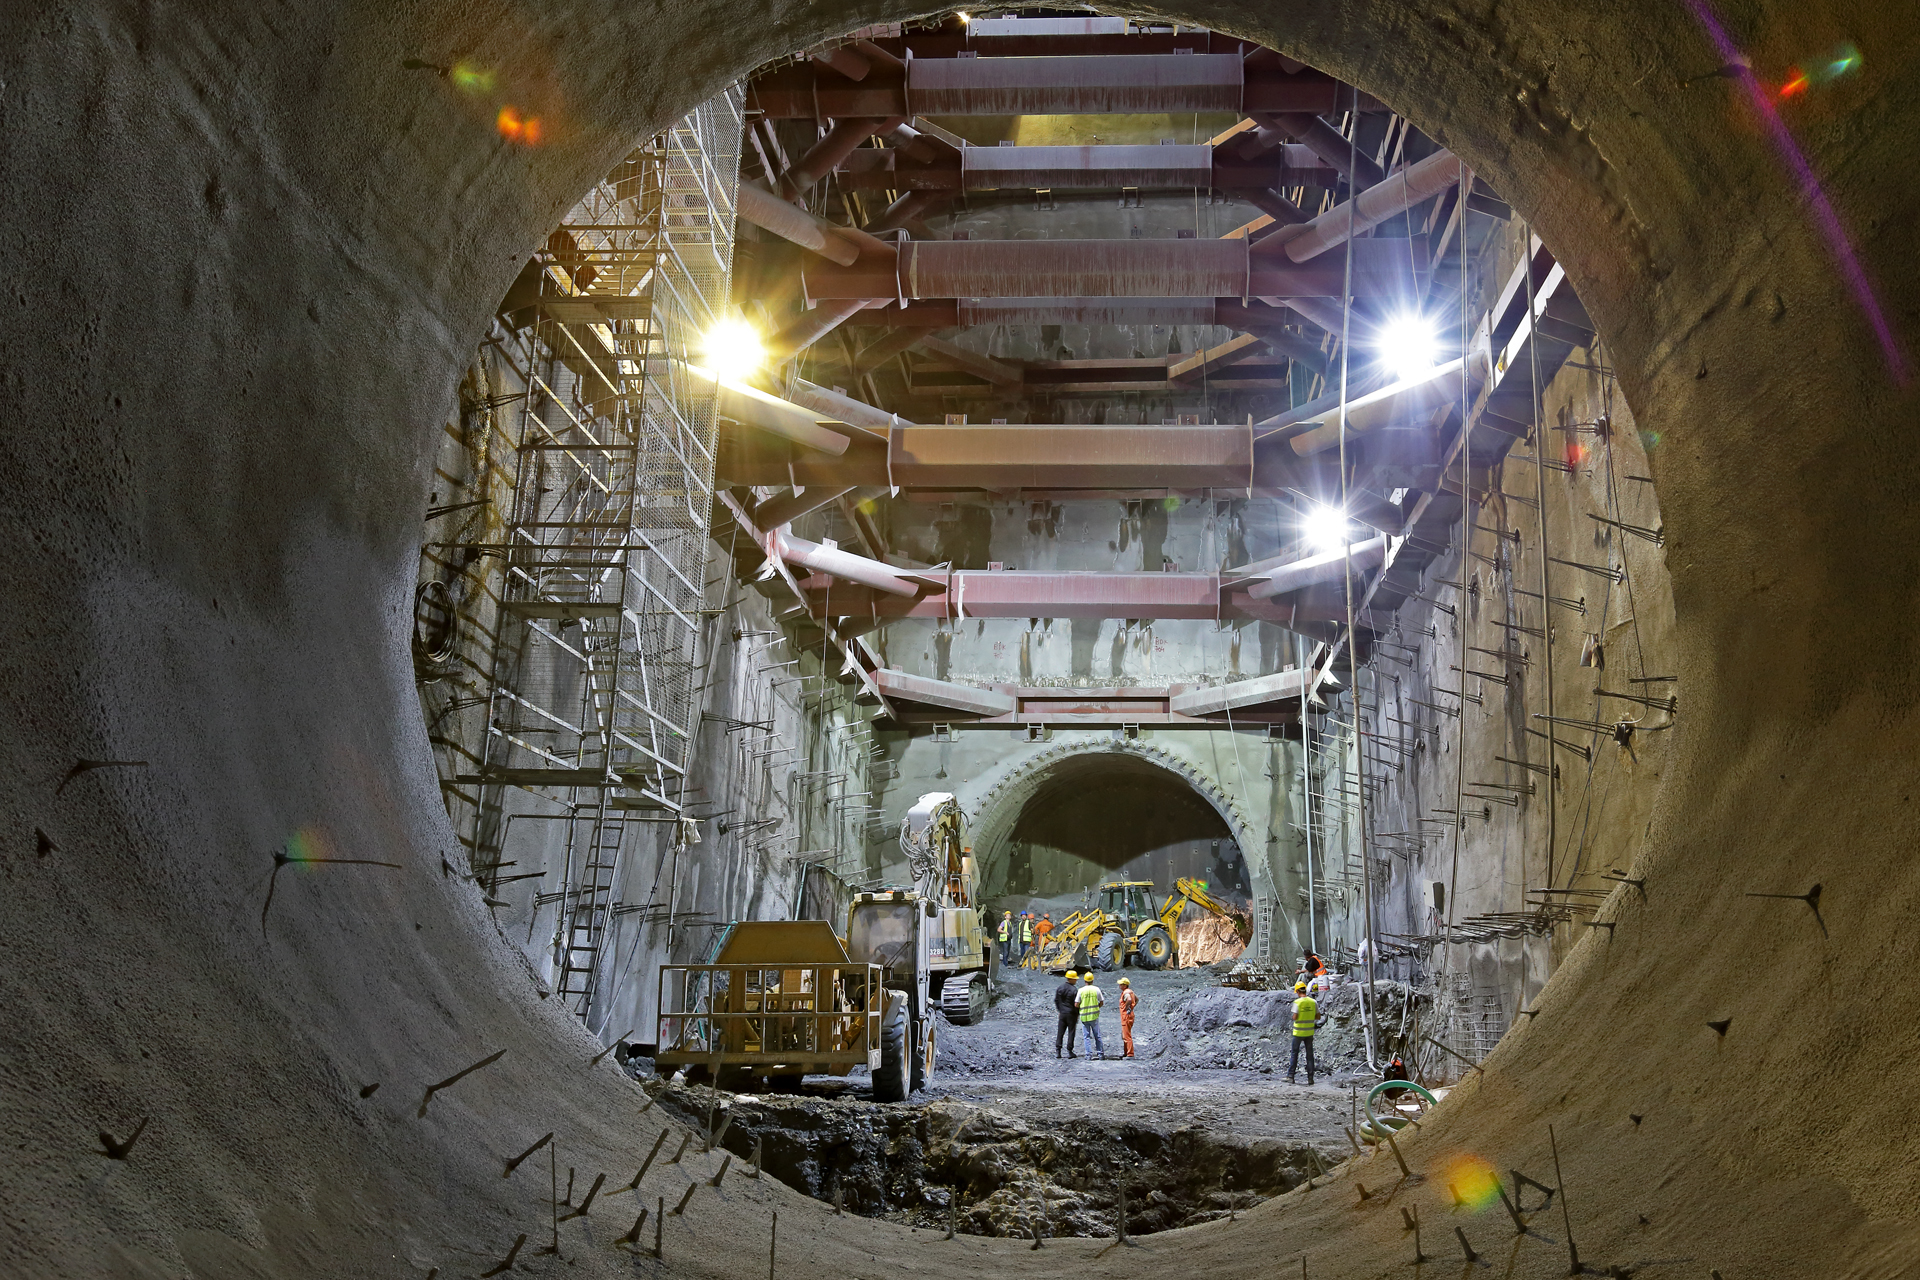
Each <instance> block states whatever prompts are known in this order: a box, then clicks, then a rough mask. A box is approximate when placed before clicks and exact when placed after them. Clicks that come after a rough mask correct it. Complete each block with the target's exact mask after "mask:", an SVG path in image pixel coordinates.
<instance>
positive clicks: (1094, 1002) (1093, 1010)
mask: <svg viewBox="0 0 1920 1280" xmlns="http://www.w3.org/2000/svg"><path fill="white" fill-rule="evenodd" d="M1085 981H1086V985H1085V986H1084V987H1081V988H1080V991H1079V994H1078V995H1077V996H1076V997H1075V1003H1077V1004H1078V1005H1079V1006H1080V1034H1081V1035H1082V1036H1084V1037H1086V1039H1085V1041H1084V1043H1085V1045H1086V1046H1087V1056H1088V1057H1089V1058H1091V1057H1093V1056H1095V1055H1096V1054H1097V1055H1099V1056H1100V1057H1101V1058H1105V1057H1106V1056H1107V1046H1106V1045H1104V1044H1102V1043H1100V1006H1101V1005H1103V1004H1105V1003H1106V1002H1107V998H1106V996H1104V995H1102V994H1101V992H1100V988H1098V987H1096V986H1094V985H1093V975H1092V974H1088V975H1087V976H1086V979H1085Z"/></svg>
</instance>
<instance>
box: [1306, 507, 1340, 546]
mask: <svg viewBox="0 0 1920 1280" xmlns="http://www.w3.org/2000/svg"><path fill="white" fill-rule="evenodd" d="M1350 529H1351V526H1350V525H1349V524H1348V522H1347V513H1346V512H1344V511H1342V510H1341V509H1340V508H1338V507H1334V506H1328V505H1326V504H1324V503H1322V504H1319V505H1317V506H1315V507H1313V508H1312V509H1311V510H1309V511H1308V512H1307V514H1306V517H1305V518H1304V519H1303V520H1301V522H1300V531H1301V532H1302V533H1303V534H1305V535H1306V538H1307V541H1308V542H1310V543H1312V544H1313V545H1314V546H1315V547H1318V548H1319V549H1320V550H1322V551H1338V550H1340V549H1341V548H1342V547H1344V546H1346V545H1347V544H1348V543H1350V542H1351V541H1353V539H1352V537H1351V536H1350Z"/></svg>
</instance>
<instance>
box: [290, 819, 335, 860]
mask: <svg viewBox="0 0 1920 1280" xmlns="http://www.w3.org/2000/svg"><path fill="white" fill-rule="evenodd" d="M285 847H286V853H287V861H289V862H319V861H321V860H323V859H326V858H331V857H332V856H333V846H332V845H330V844H329V843H327V837H326V835H325V833H323V832H322V831H321V830H320V828H318V827H311V826H309V827H301V828H300V829H299V830H298V831H295V832H294V833H293V834H292V835H290V836H288V837H287V843H286V846H285Z"/></svg>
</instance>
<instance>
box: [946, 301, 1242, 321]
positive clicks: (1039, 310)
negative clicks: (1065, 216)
mask: <svg viewBox="0 0 1920 1280" xmlns="http://www.w3.org/2000/svg"><path fill="white" fill-rule="evenodd" d="M1237 301H1238V300H1237V299H1236V302H1237ZM956 306H957V308H958V310H957V311H956V312H955V317H954V318H955V321H956V322H957V323H959V324H963V325H975V324H1223V323H1226V322H1225V321H1221V320H1217V319H1215V315H1216V311H1215V305H1214V300H1213V299H1212V298H966V299H961V300H959V301H958V302H957V303H956ZM1276 323H1278V321H1276Z"/></svg>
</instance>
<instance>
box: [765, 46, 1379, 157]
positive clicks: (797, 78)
mask: <svg viewBox="0 0 1920 1280" xmlns="http://www.w3.org/2000/svg"><path fill="white" fill-rule="evenodd" d="M1353 96H1354V95H1353V91H1352V90H1350V89H1348V88H1346V87H1345V86H1344V85H1342V84H1340V83H1339V82H1338V81H1337V80H1335V79H1333V77H1331V76H1327V75H1323V74H1321V73H1320V72H1317V71H1306V70H1303V71H1299V72H1295V73H1289V72H1287V71H1285V70H1283V69H1279V68H1272V69H1269V68H1258V69H1253V70H1249V69H1248V68H1247V67H1246V65H1245V62H1244V60H1243V59H1242V58H1241V56H1240V55H1239V54H1238V53H1200V54H1184V55H1166V54H1150V53H1149V54H1138V53H1134V54H1129V53H1121V54H1113V55H1108V56H1105V57H1073V56H1066V57H1062V56H1041V57H1012V58H957V57H956V58H914V59H913V60H912V61H911V62H910V63H909V64H908V65H907V68H906V72H905V74H904V75H903V74H901V73H900V72H898V71H895V70H892V69H883V68H880V67H874V68H873V69H872V70H871V71H870V72H869V73H868V74H867V75H866V76H865V77H863V78H862V79H860V80H849V79H848V78H847V77H846V76H844V75H841V74H839V73H838V72H836V71H834V70H831V69H830V68H827V67H823V66H821V65H819V64H818V63H816V62H811V61H809V62H800V63H795V64H792V65H789V66H785V67H781V68H778V69H777V70H774V71H770V72H768V73H767V74H766V75H763V76H760V77H759V78H758V79H756V80H755V81H754V82H753V83H752V84H751V85H750V86H749V87H748V89H747V109H748V110H750V111H759V112H762V113H764V114H765V115H766V116H767V117H768V118H769V119H775V120H818V119H833V120H843V119H868V120H886V119H893V118H896V117H898V118H908V119H910V118H912V117H913V116H915V115H922V116H979V115H989V116H1000V115H1138V114H1141V113H1143V112H1145V113H1159V112H1168V111H1233V112H1240V113H1242V114H1247V113H1251V112H1286V113H1299V114H1304V115H1307V116H1309V117H1311V116H1315V115H1319V114H1322V113H1330V112H1333V111H1337V110H1340V109H1341V108H1342V107H1344V106H1346V105H1347V104H1348V102H1349V101H1350V100H1351V99H1352V98H1353ZM1309 145H1311V144H1309Z"/></svg>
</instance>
